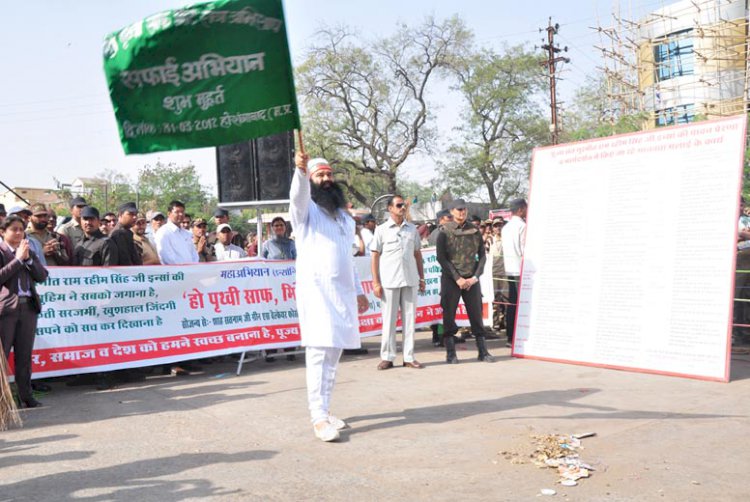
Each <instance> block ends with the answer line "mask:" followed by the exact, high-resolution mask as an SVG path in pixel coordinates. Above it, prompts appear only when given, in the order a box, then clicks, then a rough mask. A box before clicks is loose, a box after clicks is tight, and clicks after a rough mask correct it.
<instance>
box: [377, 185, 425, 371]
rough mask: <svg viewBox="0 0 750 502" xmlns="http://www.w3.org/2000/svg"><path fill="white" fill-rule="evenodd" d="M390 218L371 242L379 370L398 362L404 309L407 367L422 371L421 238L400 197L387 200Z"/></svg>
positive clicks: (422, 279)
mask: <svg viewBox="0 0 750 502" xmlns="http://www.w3.org/2000/svg"><path fill="white" fill-rule="evenodd" d="M388 212H389V213H390V218H388V220H386V221H385V223H382V224H380V225H378V227H377V228H376V229H375V234H374V236H373V239H372V243H371V251H372V263H371V265H372V285H373V292H374V293H375V296H376V297H378V298H380V300H381V305H382V310H383V337H382V341H381V343H380V359H381V360H380V364H378V369H379V370H387V369H389V368H393V360H394V359H396V321H397V320H398V312H399V310H401V322H402V332H403V337H404V345H403V347H404V363H403V364H404V366H405V367H407V368H415V369H422V368H423V367H424V366H422V364H421V363H420V362H419V361H417V360H416V359H414V331H415V330H414V324H415V322H416V319H417V290H419V291H421V292H424V290H425V281H424V268H423V266H422V251H421V250H420V249H421V245H420V244H421V239H420V238H419V233H417V227H415V226H414V225H413V224H412V223H410V222H408V221H406V218H405V217H404V216H405V214H406V203H405V202H404V198H403V197H401V196H400V195H394V196H392V197H391V198H390V199H389V200H388Z"/></svg>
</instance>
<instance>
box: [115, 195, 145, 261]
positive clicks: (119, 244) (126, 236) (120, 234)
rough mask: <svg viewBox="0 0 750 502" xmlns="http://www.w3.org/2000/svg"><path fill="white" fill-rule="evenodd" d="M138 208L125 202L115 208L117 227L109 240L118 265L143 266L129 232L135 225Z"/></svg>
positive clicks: (131, 203)
mask: <svg viewBox="0 0 750 502" xmlns="http://www.w3.org/2000/svg"><path fill="white" fill-rule="evenodd" d="M137 215H138V208H137V207H136V206H135V202H126V203H125V204H122V205H121V206H120V207H118V208H117V225H115V228H114V229H113V230H112V233H111V234H110V235H109V239H110V240H111V241H112V242H113V243H114V245H115V247H116V248H117V260H118V262H119V263H118V265H126V266H127V265H143V259H142V258H141V253H139V252H138V248H137V247H136V245H135V240H133V232H132V231H131V230H130V229H131V228H133V224H135V218H136V216H137Z"/></svg>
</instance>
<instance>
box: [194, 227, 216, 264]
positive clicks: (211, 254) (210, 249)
mask: <svg viewBox="0 0 750 502" xmlns="http://www.w3.org/2000/svg"><path fill="white" fill-rule="evenodd" d="M206 228H208V224H207V223H206V220H204V219H203V218H196V219H194V220H193V225H192V229H191V231H192V235H193V246H195V250H196V251H197V252H198V261H200V262H201V263H206V262H211V261H216V251H214V245H213V244H209V242H208V239H206Z"/></svg>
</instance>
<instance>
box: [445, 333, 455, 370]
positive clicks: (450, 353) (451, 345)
mask: <svg viewBox="0 0 750 502" xmlns="http://www.w3.org/2000/svg"><path fill="white" fill-rule="evenodd" d="M443 341H444V342H445V362H447V363H448V364H458V357H457V356H456V337H455V336H445V337H443Z"/></svg>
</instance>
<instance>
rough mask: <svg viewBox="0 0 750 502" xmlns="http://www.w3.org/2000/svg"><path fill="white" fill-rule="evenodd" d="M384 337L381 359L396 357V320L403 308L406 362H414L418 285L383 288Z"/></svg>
mask: <svg viewBox="0 0 750 502" xmlns="http://www.w3.org/2000/svg"><path fill="white" fill-rule="evenodd" d="M380 305H381V307H382V309H383V337H382V341H381V342H380V359H382V360H383V361H393V360H394V359H396V321H397V320H398V311H399V309H401V322H402V325H401V332H402V333H403V337H404V362H406V363H412V362H414V320H415V319H416V313H417V287H416V286H404V287H402V288H383V299H382V300H381V302H380Z"/></svg>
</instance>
